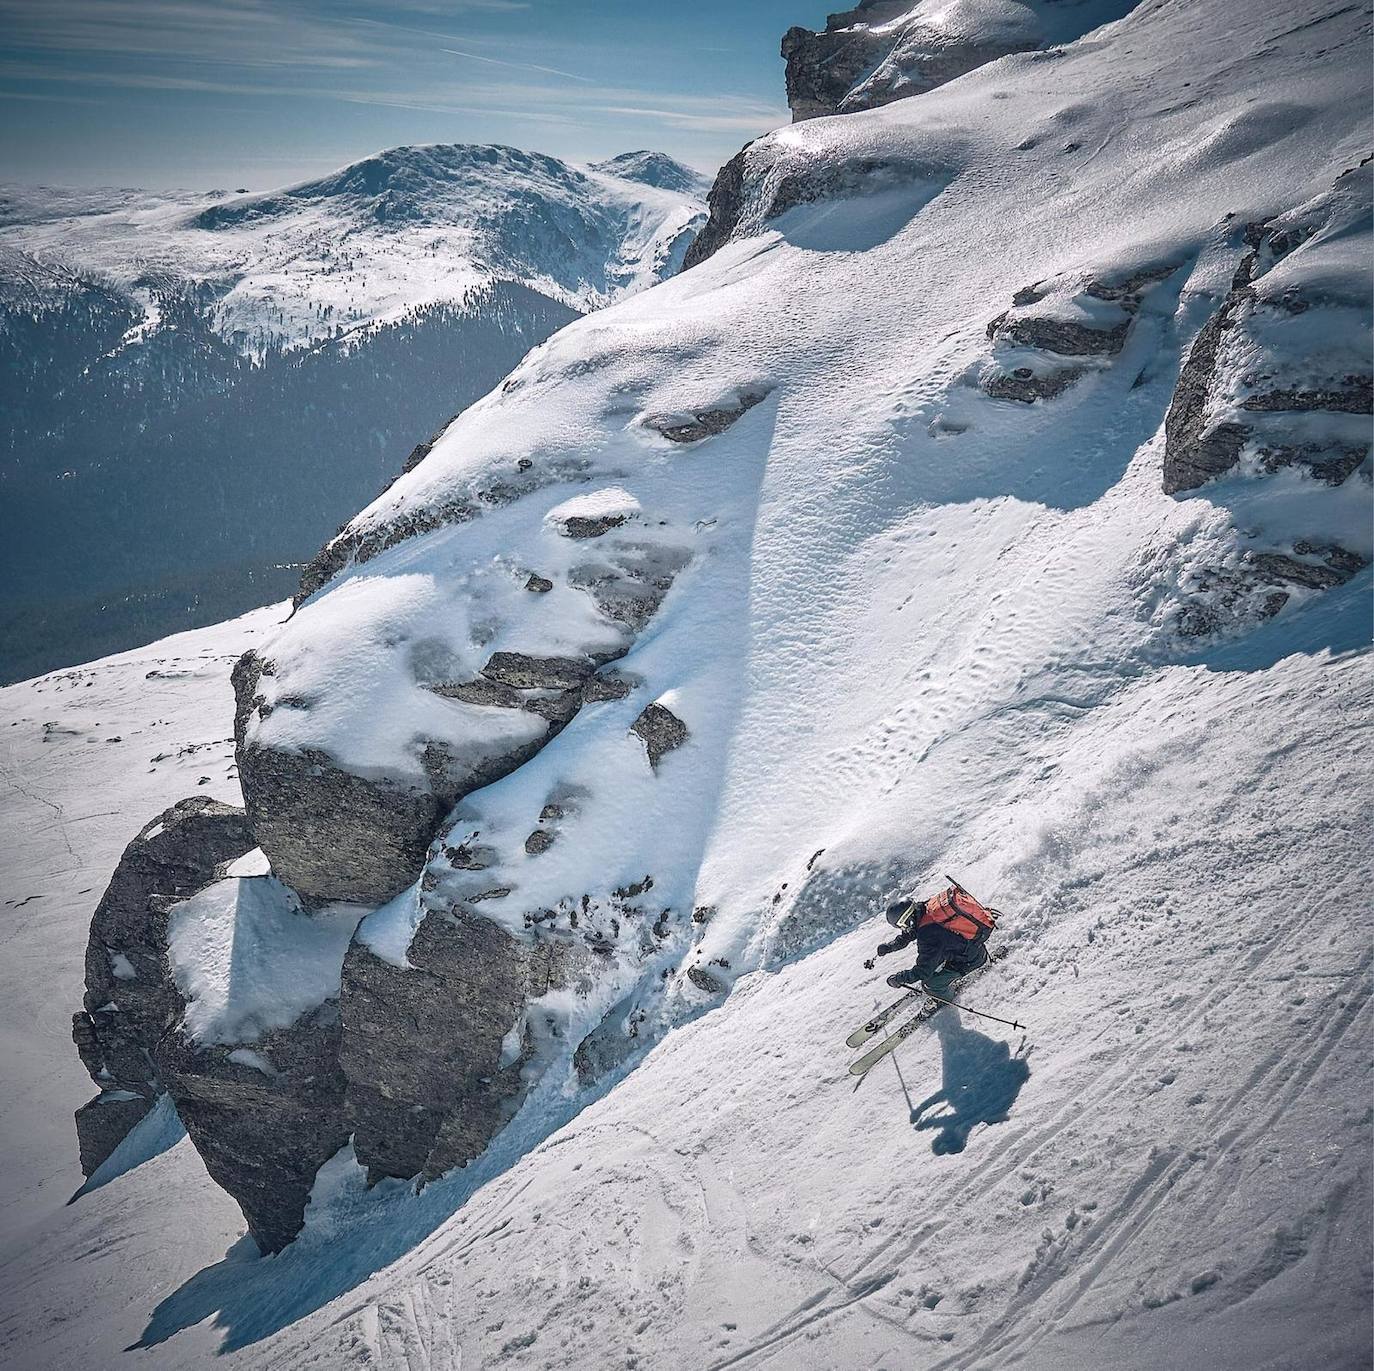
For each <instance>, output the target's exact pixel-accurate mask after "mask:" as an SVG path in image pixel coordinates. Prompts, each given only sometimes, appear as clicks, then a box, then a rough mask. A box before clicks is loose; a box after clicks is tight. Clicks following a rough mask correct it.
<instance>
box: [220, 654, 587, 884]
mask: <svg viewBox="0 0 1374 1371" xmlns="http://www.w3.org/2000/svg"><path fill="white" fill-rule="evenodd" d="M493 663H494V664H495V666H494V667H493ZM570 663H571V664H572V665H571V666H570V665H569V664H570ZM573 667H575V669H576V672H577V673H581V674H583V675H589V674H590V673H591V672H592V671H593V670H594V667H595V664H594V663H592V662H591V661H590V660H587V661H583V662H576V663H574V662H573V659H564V658H535V657H523V656H521V655H520V654H517V653H497V654H495V656H494V657H493V658H492V662H491V663H488V667H487V668H485V669H484V675H485V673H486V672H487V671H491V672H492V673H493V675H492V676H486V677H485V679H484V680H483V681H479V682H468V683H463V682H435V683H433V684H431V685H430V687H429V688H430V689H434V690H436V693H439V694H452V695H454V696H456V697H457V698H460V699H462V698H470V699H473V700H474V701H475V702H476V703H481V704H492V705H503V706H505V707H519V708H530V707H531V705H532V704H533V705H536V706H540V707H539V708H535V709H534V712H536V713H543V714H545V716H546V717H548V715H549V714H552V715H553V716H554V718H555V720H557V721H556V722H550V723H549V726H548V730H546V732H545V733H544V734H543V735H542V736H537V737H535V738H534V739H533V740H531V741H529V742H526V743H523V744H520V745H518V746H515V747H512V748H510V749H509V750H507V751H504V752H500V753H496V754H491V755H487V754H482V755H477V756H473V757H457V756H455V755H453V753H452V751H451V750H450V749H449V747H448V746H447V745H445V744H443V743H441V742H437V741H430V742H429V743H427V744H426V745H425V746H424V749H423V751H422V754H421V756H422V761H423V764H424V768H425V775H426V784H425V785H411V784H405V783H402V782H400V781H396V780H392V779H388V778H385V777H381V778H378V777H364V776H359V775H356V774H354V773H353V772H351V771H348V770H346V769H345V768H343V767H341V766H339V765H338V764H337V763H336V762H335V761H334V760H333V758H331V757H329V756H328V755H327V754H325V753H324V752H321V751H318V750H316V749H310V748H307V749H304V750H302V751H300V752H287V751H285V750H281V749H277V748H270V747H261V746H257V745H255V744H253V743H251V742H250V741H249V740H248V724H249V722H250V720H251V717H252V715H253V713H254V711H255V710H261V708H262V705H261V696H259V695H258V693H257V686H258V682H259V680H260V679H261V676H262V675H263V674H264V673H265V672H268V671H269V670H270V663H264V662H263V661H262V660H261V659H260V658H259V657H258V656H257V654H255V653H252V652H249V653H246V654H245V655H244V657H243V658H241V659H240V661H239V663H238V665H237V666H236V667H235V668H234V673H233V679H234V689H235V697H236V702H237V708H236V711H235V741H236V749H235V756H236V758H237V761H238V767H239V779H240V782H241V784H242V786H243V794H244V804H245V805H246V807H247V811H248V819H249V822H250V823H251V824H252V827H253V834H254V836H255V837H256V839H257V843H258V845H259V846H260V847H261V848H262V850H263V851H264V852H265V853H266V854H267V856H268V858H269V859H270V861H271V863H272V870H273V871H274V872H275V873H276V874H277V875H278V876H279V877H280V878H281V879H282V880H283V881H285V882H286V884H287V885H289V886H290V887H291V888H292V889H293V890H295V891H296V892H297V893H298V894H299V895H300V896H301V898H302V899H303V900H304V901H305V902H306V904H307V905H310V906H313V907H319V906H320V905H321V904H327V903H329V902H330V901H333V900H342V901H346V902H348V903H351V904H363V905H378V904H382V903H385V901H387V900H389V899H390V898H391V897H392V896H393V895H396V894H398V893H399V892H400V891H402V890H404V889H405V888H406V886H408V885H410V884H411V882H412V881H414V880H415V878H416V877H417V876H418V875H419V874H420V870H421V868H422V867H423V865H424V860H425V853H426V851H427V850H428V848H429V844H430V842H431V840H432V839H433V838H434V835H435V834H436V833H437V832H438V829H439V825H440V824H441V822H442V821H443V818H444V815H445V814H447V813H448V811H449V810H450V809H451V808H452V807H453V805H454V804H455V803H456V802H457V801H458V800H459V799H460V798H461V797H462V796H463V795H465V794H467V793H468V792H469V791H472V790H476V789H479V788H480V787H482V786H484V785H490V784H491V783H492V782H494V781H497V780H500V779H501V777H502V776H505V775H508V774H509V773H510V772H511V771H514V770H515V768H516V767H518V766H521V765H523V763H525V762H526V761H528V760H529V759H530V758H531V757H532V756H534V755H535V753H536V752H538V751H539V749H540V748H541V747H542V746H543V745H544V744H545V743H546V742H547V741H548V740H549V738H551V737H552V736H553V735H554V733H555V732H557V729H558V728H559V727H561V723H562V722H566V718H567V717H570V713H569V709H568V705H567V703H566V702H563V701H559V702H558V703H557V704H556V705H549V706H547V708H544V707H543V706H542V702H540V701H537V700H536V701H532V700H531V699H530V698H529V697H527V696H525V695H522V694H520V693H519V689H518V687H515V686H513V685H512V684H511V683H512V681H513V680H516V679H528V680H531V681H535V680H544V679H559V680H561V679H563V678H564V677H566V676H568V675H569V674H570V672H571V671H572V670H573ZM503 672H504V673H505V677H504V679H503V678H502V676H503ZM522 673H523V674H522Z"/></svg>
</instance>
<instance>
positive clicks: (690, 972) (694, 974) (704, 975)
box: [687, 966, 725, 995]
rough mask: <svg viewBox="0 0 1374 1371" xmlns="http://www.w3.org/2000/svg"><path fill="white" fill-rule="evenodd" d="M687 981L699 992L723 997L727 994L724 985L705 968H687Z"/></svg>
mask: <svg viewBox="0 0 1374 1371" xmlns="http://www.w3.org/2000/svg"><path fill="white" fill-rule="evenodd" d="M687 979H688V980H689V981H691V983H692V984H693V985H694V986H696V988H697V989H698V990H704V991H705V992H706V993H707V994H708V995H722V994H724V993H725V986H724V984H723V983H722V982H721V981H720V980H718V979H717V978H716V977H715V976H713V975H711V973H710V972H709V971H707V970H706V968H705V967H701V966H689V967H688V968H687Z"/></svg>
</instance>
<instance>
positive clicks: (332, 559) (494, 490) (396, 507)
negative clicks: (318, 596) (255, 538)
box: [293, 421, 585, 606]
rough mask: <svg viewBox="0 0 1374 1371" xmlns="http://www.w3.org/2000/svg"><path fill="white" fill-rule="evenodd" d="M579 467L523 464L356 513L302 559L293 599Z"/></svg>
mask: <svg viewBox="0 0 1374 1371" xmlns="http://www.w3.org/2000/svg"><path fill="white" fill-rule="evenodd" d="M450 422H451V421H450ZM446 431H447V429H446V428H445V429H441V430H440V431H439V432H438V433H436V434H434V435H433V437H431V438H430V439H428V440H427V441H426V442H424V443H421V444H419V445H418V446H417V447H416V448H415V449H414V450H413V451H412V452H411V454H410V457H409V458H407V459H406V465H405V468H404V470H403V472H402V474H403V475H404V474H405V473H407V472H410V471H413V470H414V469H415V468H416V467H417V466H419V464H420V463H421V462H422V461H423V460H424V459H425V458H426V457H428V456H429V454H430V452H431V451H432V450H433V448H434V445H435V444H436V443H437V442H438V441H439V439H440V438H442V437H443V435H444V433H445V432H446ZM584 470H585V464H584V463H582V462H580V461H578V460H577V459H570V460H564V461H558V462H551V463H549V465H548V466H547V467H546V468H544V469H543V470H541V471H538V472H536V471H535V470H534V469H533V468H532V467H531V466H530V465H528V464H526V465H525V466H524V467H522V468H521V469H519V470H517V471H516V472H515V473H514V474H513V475H512V476H510V477H508V478H505V479H502V480H491V481H488V482H486V483H485V484H483V485H481V486H478V487H475V488H474V489H473V490H471V491H470V492H467V493H464V494H461V495H454V496H450V497H448V498H446V499H442V500H433V501H429V502H427V503H425V504H422V505H402V504H401V502H400V500H399V499H398V500H396V501H394V502H393V504H392V507H391V509H390V510H376V512H374V513H373V514H372V515H371V517H363V516H360V517H359V518H357V519H355V520H353V522H351V523H348V524H345V525H344V526H343V527H342V528H341V529H340V530H339V531H338V533H336V534H335V535H334V537H333V538H331V539H330V540H329V542H327V543H326V544H325V545H324V546H323V547H322V548H321V549H320V550H319V551H318V552H317V553H316V554H315V555H314V557H312V558H311V559H310V561H309V562H307V563H306V565H305V567H304V569H303V570H302V571H301V581H300V586H299V588H298V589H297V591H296V594H295V597H294V599H293V604H295V605H296V606H300V605H301V604H303V603H304V602H305V601H306V600H308V599H309V598H310V596H312V595H313V594H314V593H315V592H316V591H317V590H320V589H321V588H322V587H324V586H326V585H328V584H329V582H330V581H332V580H333V579H334V577H336V576H337V575H339V573H340V572H342V571H345V570H347V569H348V568H349V567H353V566H362V565H364V564H365V563H367V562H370V561H371V560H372V559H373V558H374V557H379V556H380V555H381V554H382V553H384V552H387V551H389V550H390V549H391V548H393V547H396V546H397V545H398V544H400V543H403V542H405V541H406V540H407V539H409V538H418V537H421V536H422V535H424V534H426V533H433V532H436V531H437V530H438V529H441V528H449V527H451V526H452V525H454V524H465V523H467V522H468V521H469V520H472V519H475V518H477V517H479V516H480V515H481V513H482V512H483V511H484V510H486V509H493V508H496V507H498V506H501V505H506V504H509V503H511V501H513V500H517V499H519V498H520V497H521V496H522V495H528V494H530V493H531V492H532V491H535V490H538V489H541V488H542V487H544V486H548V485H556V484H558V483H559V482H562V481H573V480H577V479H579V478H580V477H581V476H582V475H583V474H584ZM397 479H398V480H399V479H400V478H399V477H398V478H397ZM395 484H396V482H395V481H393V482H392V483H391V485H389V486H388V487H387V490H388V491H389V490H391V488H392V486H394V485H395ZM385 494H386V492H385V491H384V492H383V495H385Z"/></svg>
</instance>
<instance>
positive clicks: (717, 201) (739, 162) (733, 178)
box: [682, 143, 753, 271]
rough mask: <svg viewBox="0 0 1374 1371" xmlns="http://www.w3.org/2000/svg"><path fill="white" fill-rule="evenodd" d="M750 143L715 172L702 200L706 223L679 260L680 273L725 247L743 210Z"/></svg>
mask: <svg viewBox="0 0 1374 1371" xmlns="http://www.w3.org/2000/svg"><path fill="white" fill-rule="evenodd" d="M752 146H753V144H752V143H746V144H745V145H744V146H743V147H742V148H741V149H740V150H739V151H738V152H737V153H736V154H735V155H734V156H733V157H732V158H731V159H730V160H729V161H728V162H726V164H725V165H724V166H723V167H721V169H720V170H719V171H718V172H717V173H716V179H715V181H713V182H712V184H711V193H710V194H709V195H708V196H707V198H706V206H707V212H706V222H705V223H704V224H703V225H702V226H701V231H700V232H699V233H698V234H697V236H696V237H695V238H693V239H692V241H691V244H690V245H689V246H688V248H687V254H686V256H685V257H683V259H682V269H683V271H687V270H689V269H690V268H691V267H694V266H696V265H697V263H699V262H704V261H705V260H706V259H707V258H708V257H710V256H711V254H712V253H714V252H716V251H718V250H719V249H720V248H722V247H724V246H725V243H726V242H727V240H728V239H729V237H730V235H731V233H733V232H734V228H735V225H736V224H738V223H739V220H740V215H741V213H742V212H743V208H744V175H745V164H746V159H747V156H748V153H749V149H750V148H751V147H752Z"/></svg>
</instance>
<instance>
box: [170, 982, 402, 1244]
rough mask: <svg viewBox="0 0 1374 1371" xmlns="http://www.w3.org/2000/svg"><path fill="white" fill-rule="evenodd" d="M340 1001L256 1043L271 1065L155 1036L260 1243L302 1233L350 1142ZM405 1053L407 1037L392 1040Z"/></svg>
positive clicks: (177, 1100)
mask: <svg viewBox="0 0 1374 1371" xmlns="http://www.w3.org/2000/svg"><path fill="white" fill-rule="evenodd" d="M339 1044H340V1023H339V1011H338V1004H337V1003H336V1002H334V1001H327V1002H326V1003H325V1004H323V1005H320V1006H319V1007H318V1008H317V1009H315V1010H313V1011H312V1012H311V1013H310V1014H308V1015H306V1016H305V1017H304V1018H302V1019H300V1020H298V1021H297V1022H296V1023H294V1024H292V1025H291V1026H290V1027H289V1028H284V1029H277V1030H275V1031H274V1032H272V1033H269V1034H267V1035H265V1036H264V1037H263V1038H262V1039H260V1040H258V1041H256V1042H254V1043H252V1044H251V1048H252V1051H253V1053H255V1054H256V1055H257V1056H258V1057H260V1058H261V1059H263V1061H264V1062H265V1063H266V1064H267V1065H268V1066H269V1067H270V1071H263V1070H261V1069H260V1068H259V1067H257V1066H254V1065H250V1064H248V1063H246V1062H242V1061H238V1062H236V1061H232V1060H230V1054H231V1053H232V1052H233V1051H234V1050H235V1048H234V1046H233V1045H218V1046H206V1045H202V1044H199V1043H195V1042H193V1041H191V1040H190V1039H189V1038H188V1037H187V1036H186V1034H185V1033H184V1031H183V1030H181V1029H180V1028H179V1027H178V1028H177V1029H175V1030H173V1031H172V1032H170V1033H168V1034H167V1035H166V1036H165V1037H164V1038H163V1039H162V1040H161V1041H160V1042H159V1044H158V1049H157V1063H158V1069H159V1070H160V1072H161V1073H162V1078H163V1079H164V1080H165V1081H166V1083H167V1089H168V1091H169V1093H170V1094H171V1096H172V1101H173V1103H174V1104H175V1105H176V1108H177V1114H178V1115H179V1116H180V1118H181V1121H182V1123H183V1124H185V1126H186V1131H187V1133H188V1134H189V1135H190V1138H191V1141H192V1142H193V1143H194V1144H195V1147H196V1151H198V1152H199V1153H200V1155H201V1158H202V1159H203V1160H204V1162H205V1169H206V1170H207V1171H208V1172H209V1173H210V1176H211V1178H212V1179H213V1180H214V1181H215V1182H216V1184H218V1185H219V1186H221V1187H222V1188H223V1189H224V1190H226V1191H228V1192H229V1194H230V1195H232V1196H233V1197H234V1199H235V1200H236V1201H237V1202H238V1205H239V1208H240V1209H242V1210H243V1215H244V1218H245V1219H246V1220H247V1222H248V1230H249V1232H250V1233H251V1234H252V1237H253V1241H254V1242H256V1243H257V1245H258V1247H259V1248H260V1249H261V1250H262V1251H263V1252H279V1251H280V1250H281V1249H282V1248H283V1247H285V1246H286V1245H287V1243H289V1242H290V1241H291V1239H292V1238H294V1237H295V1236H296V1234H297V1233H299V1232H300V1230H301V1226H302V1224H303V1223H304V1220H305V1207H306V1203H307V1201H308V1200H309V1198H310V1190H311V1187H312V1186H313V1184H314V1181H315V1173H316V1172H317V1171H318V1170H319V1168H320V1167H321V1166H322V1165H323V1164H324V1163H325V1162H326V1161H328V1160H329V1158H330V1157H332V1156H333V1155H334V1154H335V1153H336V1152H337V1151H338V1150H339V1149H340V1148H341V1147H342V1146H343V1145H344V1144H345V1143H346V1142H347V1141H348V1136H349V1133H350V1131H351V1124H350V1121H349V1119H348V1116H347V1114H346V1113H345V1110H344V1086H345V1082H344V1076H343V1072H342V1070H341V1069H340V1067H339ZM395 1047H396V1050H397V1051H398V1052H402V1053H403V1052H404V1051H405V1044H404V1041H403V1040H398V1041H397V1043H396V1044H395Z"/></svg>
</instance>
